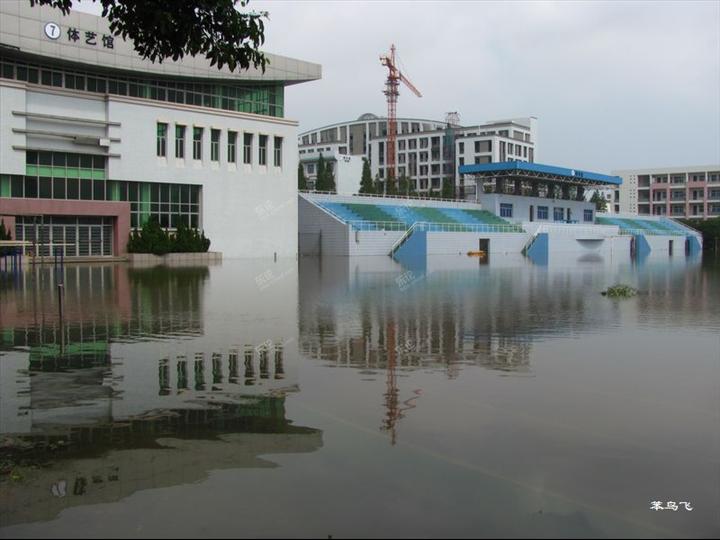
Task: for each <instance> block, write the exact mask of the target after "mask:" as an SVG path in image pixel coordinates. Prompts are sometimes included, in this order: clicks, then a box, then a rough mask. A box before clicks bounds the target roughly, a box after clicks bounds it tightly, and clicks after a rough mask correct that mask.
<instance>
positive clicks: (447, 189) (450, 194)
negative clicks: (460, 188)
mask: <svg viewBox="0 0 720 540" xmlns="http://www.w3.org/2000/svg"><path fill="white" fill-rule="evenodd" d="M442 198H443V199H454V198H455V184H454V183H453V181H452V178H443V181H442Z"/></svg>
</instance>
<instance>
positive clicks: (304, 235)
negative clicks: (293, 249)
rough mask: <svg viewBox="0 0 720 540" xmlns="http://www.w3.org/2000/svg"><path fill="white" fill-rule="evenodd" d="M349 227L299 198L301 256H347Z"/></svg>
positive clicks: (299, 246) (299, 247)
mask: <svg viewBox="0 0 720 540" xmlns="http://www.w3.org/2000/svg"><path fill="white" fill-rule="evenodd" d="M349 234H350V233H349V232H348V226H347V225H346V224H345V223H343V222H341V221H339V220H338V219H336V218H335V217H334V216H332V215H331V214H329V213H328V212H326V211H325V210H323V209H322V208H320V207H318V206H316V205H314V204H313V203H311V202H309V201H307V200H306V199H305V197H304V196H303V195H300V196H298V249H299V253H300V255H323V256H325V255H329V256H347V255H348V252H349V245H350V239H349Z"/></svg>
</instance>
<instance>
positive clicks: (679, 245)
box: [645, 234, 685, 257]
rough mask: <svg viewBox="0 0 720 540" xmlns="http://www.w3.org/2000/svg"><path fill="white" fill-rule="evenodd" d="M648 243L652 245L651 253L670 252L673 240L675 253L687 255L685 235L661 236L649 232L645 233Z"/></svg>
mask: <svg viewBox="0 0 720 540" xmlns="http://www.w3.org/2000/svg"><path fill="white" fill-rule="evenodd" d="M645 239H646V240H647V243H648V245H649V246H650V249H651V253H656V254H657V253H665V254H669V252H670V241H671V240H672V241H673V255H682V256H683V257H684V256H685V237H684V236H660V235H653V234H647V235H645Z"/></svg>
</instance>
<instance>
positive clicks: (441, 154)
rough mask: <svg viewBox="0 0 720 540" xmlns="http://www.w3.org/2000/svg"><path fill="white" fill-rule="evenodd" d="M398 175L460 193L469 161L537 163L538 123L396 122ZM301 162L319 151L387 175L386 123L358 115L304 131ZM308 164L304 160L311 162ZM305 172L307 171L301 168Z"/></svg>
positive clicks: (424, 188) (423, 187)
mask: <svg viewBox="0 0 720 540" xmlns="http://www.w3.org/2000/svg"><path fill="white" fill-rule="evenodd" d="M397 122H398V133H397V148H396V156H397V164H396V166H397V177H398V178H399V177H401V176H403V175H405V176H407V177H408V178H409V179H410V180H411V182H413V184H412V185H413V187H414V188H415V190H416V191H418V192H421V193H423V192H425V193H427V192H428V191H430V190H434V191H439V190H440V189H441V188H442V181H443V179H445V178H450V179H452V180H453V181H454V182H455V185H456V187H458V188H460V189H461V191H462V187H463V186H462V184H461V178H460V177H459V176H458V174H457V170H458V167H459V166H461V165H466V164H474V163H491V162H498V161H526V162H534V161H536V160H537V119H536V118H534V117H531V118H516V119H510V120H500V121H493V122H488V123H485V124H481V125H476V126H461V125H459V124H458V123H457V122H456V121H452V120H451V119H450V118H448V121H442V122H441V121H436V120H424V119H417V118H398V121H397ZM298 148H299V155H300V158H301V160H306V158H310V156H317V155H318V152H327V153H333V154H334V153H337V154H339V155H343V154H349V155H352V156H362V157H364V158H365V159H367V160H368V161H369V162H370V169H371V172H372V175H373V178H375V177H377V178H379V179H380V180H383V179H384V178H386V177H387V167H386V155H387V152H386V148H387V119H386V118H383V117H379V116H376V115H373V114H369V113H368V114H363V115H362V116H360V117H359V118H358V119H357V120H355V121H348V122H342V123H338V124H332V125H330V126H325V127H322V128H318V129H314V130H310V131H306V132H303V133H301V134H300V136H299V137H298ZM311 161H312V160H310V159H307V163H308V164H310V163H311ZM305 172H306V174H308V170H307V169H306V171H305Z"/></svg>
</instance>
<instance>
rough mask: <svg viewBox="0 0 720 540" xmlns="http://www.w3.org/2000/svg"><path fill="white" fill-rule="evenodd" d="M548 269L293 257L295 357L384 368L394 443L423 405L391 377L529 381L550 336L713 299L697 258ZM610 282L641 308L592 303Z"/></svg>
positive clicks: (520, 263)
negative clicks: (628, 289)
mask: <svg viewBox="0 0 720 540" xmlns="http://www.w3.org/2000/svg"><path fill="white" fill-rule="evenodd" d="M551 263H554V264H550V265H549V266H547V267H535V266H533V265H532V264H531V263H529V262H528V261H527V260H526V259H524V258H523V257H522V256H514V255H508V256H496V257H494V258H492V260H491V261H490V262H489V264H481V263H479V262H478V261H477V260H476V259H471V258H469V257H439V258H435V257H429V258H428V261H427V264H426V265H424V266H423V268H421V269H412V268H404V267H402V266H400V265H398V264H397V263H395V262H394V261H392V260H391V259H390V258H389V257H387V258H385V257H366V258H357V259H342V258H325V259H318V258H306V259H301V261H300V270H301V271H300V348H301V353H302V354H303V355H305V356H306V357H308V358H311V359H315V360H321V361H323V362H325V363H327V364H328V365H331V366H336V367H348V368H355V369H357V370H358V371H359V373H361V374H363V375H364V376H373V375H378V376H379V375H380V372H381V371H382V370H386V391H385V395H384V405H385V409H386V415H385V418H384V419H383V421H382V424H381V425H382V429H383V430H385V431H388V432H389V434H390V438H391V441H392V442H393V443H394V442H395V440H396V426H397V422H398V420H400V419H401V418H402V417H403V415H405V414H408V411H409V410H410V409H412V408H414V407H415V406H419V404H421V403H422V400H421V398H420V395H421V393H422V389H420V388H407V389H405V392H404V393H402V397H401V396H400V394H401V392H400V390H399V388H398V372H403V371H408V370H417V369H422V370H424V371H434V372H437V373H442V374H444V376H446V377H448V378H450V379H454V378H457V377H459V376H460V375H461V373H462V370H463V369H473V368H477V367H479V368H482V369H486V370H489V371H491V372H495V373H496V374H498V375H502V376H523V377H532V376H533V369H532V364H531V358H532V348H533V344H534V343H537V342H538V341H542V340H543V339H545V338H547V337H548V336H552V335H558V334H560V335H567V336H579V335H581V334H582V333H592V332H595V331H596V330H597V329H599V328H607V327H608V326H612V325H616V324H622V320H623V318H625V317H632V318H641V317H648V316H649V317H652V316H653V314H654V313H667V312H668V311H667V306H663V305H662V304H663V303H664V302H666V301H669V300H667V298H669V295H668V294H667V291H668V289H669V288H682V289H683V290H684V291H685V295H681V296H680V299H679V300H678V299H677V295H675V296H674V297H673V298H676V299H675V300H673V301H674V302H675V303H676V305H674V306H672V307H673V309H674V310H675V311H674V313H677V316H678V317H682V318H685V319H687V318H692V317H695V316H697V315H696V313H697V312H696V311H695V310H693V309H692V307H691V306H692V303H693V302H694V301H695V297H699V298H704V299H705V300H701V301H703V302H707V301H708V300H707V298H713V296H712V294H713V292H712V291H709V290H707V289H708V287H709V283H712V280H708V279H707V277H703V276H704V273H703V272H701V269H700V261H699V260H686V259H685V258H684V257H683V258H682V260H680V258H678V260H677V261H670V262H668V261H667V258H666V257H665V258H663V260H662V261H646V262H645V263H644V265H643V268H637V266H636V265H635V264H634V263H633V261H631V260H630V259H629V258H626V259H621V258H617V259H616V260H613V261H607V262H606V261H603V262H601V263H589V262H587V261H584V260H577V259H575V260H569V261H564V260H562V259H560V258H555V260H554V261H551ZM617 282H625V283H631V284H633V285H635V286H637V287H638V288H639V289H640V290H641V291H642V294H641V296H640V297H639V298H638V300H637V301H638V302H639V303H640V307H639V308H634V307H633V306H632V305H630V304H628V305H625V306H623V304H621V303H618V302H613V301H609V300H608V299H606V298H604V297H602V296H601V295H600V294H599V293H600V291H602V290H604V289H605V288H607V287H608V286H609V285H612V284H615V283H617ZM717 293H718V291H715V293H714V294H716V295H717ZM698 295H699V296H698ZM714 297H717V296H714ZM705 313H707V311H705Z"/></svg>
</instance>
